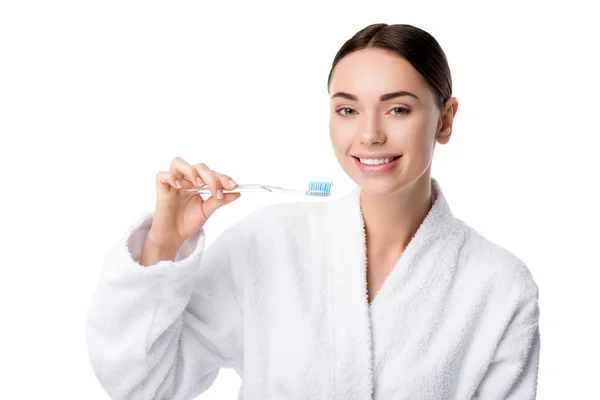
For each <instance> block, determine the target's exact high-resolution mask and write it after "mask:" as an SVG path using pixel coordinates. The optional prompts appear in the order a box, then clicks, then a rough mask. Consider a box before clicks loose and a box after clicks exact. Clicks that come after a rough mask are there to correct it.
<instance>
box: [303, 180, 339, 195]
mask: <svg viewBox="0 0 600 400" xmlns="http://www.w3.org/2000/svg"><path fill="white" fill-rule="evenodd" d="M331 185H333V182H331V181H312V182H310V183H309V184H308V192H307V194H308V195H309V196H331Z"/></svg>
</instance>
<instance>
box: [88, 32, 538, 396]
mask: <svg viewBox="0 0 600 400" xmlns="http://www.w3.org/2000/svg"><path fill="white" fill-rule="evenodd" d="M328 89H329V93H330V94H331V113H330V137H331V143H332V145H333V149H334V151H335V156H336V158H337V160H338V161H339V163H340V165H341V167H342V168H343V169H344V171H345V172H346V173H347V174H348V176H349V177H350V178H351V179H353V180H354V181H355V182H356V184H357V187H356V190H353V191H352V192H351V193H348V194H347V195H345V196H343V197H340V198H338V199H334V200H331V201H325V202H319V203H312V202H306V201H299V202H286V203H281V204H274V205H269V206H267V207H262V208H260V209H258V210H256V211H255V212H253V213H251V214H250V215H248V216H246V217H245V218H244V219H243V220H242V221H240V222H238V223H236V224H234V225H233V226H231V227H229V228H228V229H226V230H225V231H224V232H223V233H222V234H221V235H219V236H217V237H216V239H215V241H214V242H213V243H212V245H211V246H209V247H208V248H207V249H205V248H204V243H205V239H206V232H205V231H204V228H202V229H201V230H200V231H197V229H196V228H195V229H192V231H193V236H186V239H185V241H184V242H183V244H182V243H181V242H180V241H177V243H176V244H177V245H173V243H174V242H169V241H166V242H165V243H167V244H168V246H166V248H167V250H168V253H169V255H168V256H165V255H164V254H163V255H161V254H159V253H160V252H156V251H155V252H154V256H153V257H151V258H146V260H152V261H147V262H140V260H141V258H140V257H141V254H142V253H143V251H144V250H143V249H145V250H148V248H150V249H151V250H152V248H153V244H152V243H153V241H152V240H151V238H152V237H156V236H153V235H152V234H151V233H150V234H149V232H152V229H153V227H154V229H158V228H157V226H160V225H161V221H162V222H163V224H164V219H165V217H164V213H163V216H162V217H161V215H160V213H157V212H155V213H146V214H144V215H141V216H140V217H139V219H138V220H137V221H136V222H135V223H133V224H132V225H131V227H130V229H129V231H127V232H126V233H125V234H124V235H123V236H122V238H121V239H120V241H119V242H118V243H117V244H116V246H114V248H113V249H112V250H111V252H110V254H108V256H107V257H106V258H105V262H104V267H103V268H104V269H103V273H102V274H101V279H100V282H99V284H98V285H97V289H96V293H95V295H94V297H93V300H92V303H91V304H90V307H89V310H88V317H87V324H86V328H87V329H86V333H87V339H88V340H87V343H88V349H89V351H90V359H91V361H92V365H93V366H94V370H95V372H96V374H97V376H98V379H99V380H100V382H101V383H102V386H103V387H104V388H105V389H106V391H107V392H108V393H109V395H110V397H111V398H113V399H133V398H136V399H137V398H139V399H156V400H158V399H173V400H187V399H192V398H194V397H195V396H197V395H198V394H200V393H202V392H204V391H205V390H206V389H208V387H210V386H211V385H212V383H213V382H214V381H215V379H216V377H217V375H218V373H219V370H220V369H221V368H233V369H235V371H236V372H237V373H238V374H239V376H240V378H241V379H242V385H241V387H240V391H239V395H238V398H239V399H242V398H243V399H246V400H259V399H260V400H263V399H315V400H317V399H320V400H331V399H339V400H342V399H344V400H345V399H349V400H350V399H351V400H387V399H434V400H435V399H438V400H442V399H443V400H447V399H472V398H481V399H507V398H514V399H532V398H535V393H536V386H537V368H538V367H537V366H538V359H539V351H540V339H539V329H538V317H539V309H538V288H537V285H536V283H535V281H534V280H533V277H532V275H531V273H530V272H529V269H528V268H527V266H525V264H524V263H523V262H522V261H521V260H520V259H519V258H518V257H516V256H515V255H513V254H512V253H510V252H509V251H507V250H506V249H504V248H502V247H500V246H499V245H497V244H495V243H493V242H491V241H490V240H488V239H486V238H485V237H483V236H482V235H481V234H479V233H478V232H476V231H475V230H474V229H473V228H471V227H470V226H468V225H467V224H466V223H464V222H463V221H461V220H460V219H459V218H457V217H455V216H454V215H453V213H452V211H451V209H450V205H449V202H448V201H447V199H446V197H445V195H444V193H443V191H442V188H441V184H440V183H439V182H438V181H437V180H435V179H434V178H432V177H431V162H432V159H433V152H434V148H435V145H436V143H438V144H447V143H448V142H449V140H450V133H451V131H452V122H453V118H454V116H455V114H456V111H457V109H458V102H457V100H456V98H454V97H451V92H452V85H451V79H450V72H449V68H448V65H447V62H446V57H445V55H444V53H443V52H442V49H441V48H440V46H439V45H438V43H437V42H436V40H435V39H434V38H433V37H432V36H431V35H429V34H428V33H427V32H425V31H423V30H421V29H418V28H416V27H414V26H411V25H386V24H375V25H370V26H368V27H366V28H364V29H363V30H361V31H359V32H358V33H357V34H356V35H355V36H354V37H352V38H350V39H349V40H348V41H347V42H346V43H345V44H344V45H343V46H342V48H341V49H340V51H339V52H338V54H337V55H336V57H335V59H334V62H333V65H332V69H331V71H330V74H329V79H328ZM177 165H183V163H182V162H181V160H178V164H177ZM201 166H202V169H201V171H204V172H205V175H206V176H207V177H211V176H212V177H213V179H214V180H215V182H216V181H217V180H219V179H223V182H228V181H229V178H227V177H225V176H223V177H219V176H216V175H215V176H213V175H212V174H209V173H208V172H207V171H206V166H205V165H201ZM188 167H189V168H188ZM181 168H183V167H181ZM185 170H186V171H189V172H190V173H194V174H195V171H196V170H195V169H194V168H192V167H191V166H189V165H185ZM167 175H168V174H166V175H164V176H167ZM161 176H163V175H161ZM168 176H170V175H168ZM165 179H166V178H165ZM190 179H191V178H190ZM190 182H192V180H190ZM161 187H162V188H163V189H164V186H159V188H161ZM167 188H168V187H167ZM164 190H166V189H164ZM169 190H170V188H169ZM167 193H170V192H167ZM186 204H187V203H186ZM217 204H223V203H215V207H216V205H217ZM194 218H196V219H197V218H198V214H197V213H195V212H194V213H191V215H190V216H189V218H188V217H185V218H181V221H182V222H186V223H188V224H190V223H194V222H198V221H197V220H194ZM201 222H202V223H201V224H195V225H194V227H198V226H204V222H205V221H201ZM198 229H199V228H198ZM154 233H156V231H154ZM154 249H155V250H156V247H155V248H154ZM157 260H159V261H157ZM141 264H144V265H141Z"/></svg>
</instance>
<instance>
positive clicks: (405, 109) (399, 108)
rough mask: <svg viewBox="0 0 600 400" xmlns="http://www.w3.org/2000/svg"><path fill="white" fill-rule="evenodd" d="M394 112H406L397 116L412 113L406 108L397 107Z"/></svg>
mask: <svg viewBox="0 0 600 400" xmlns="http://www.w3.org/2000/svg"><path fill="white" fill-rule="evenodd" d="M393 110H404V112H403V113H402V114H396V115H406V114H408V113H410V110H409V109H408V108H406V107H395V108H393V109H392V111H393Z"/></svg>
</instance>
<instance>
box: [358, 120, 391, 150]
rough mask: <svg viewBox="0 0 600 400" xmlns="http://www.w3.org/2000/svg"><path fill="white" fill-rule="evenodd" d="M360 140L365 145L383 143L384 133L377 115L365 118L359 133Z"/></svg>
mask: <svg viewBox="0 0 600 400" xmlns="http://www.w3.org/2000/svg"><path fill="white" fill-rule="evenodd" d="M360 142H361V144H365V145H371V144H373V143H385V134H384V133H383V130H382V129H381V127H380V124H379V120H378V118H377V116H371V117H368V118H366V119H365V126H364V127H363V129H362V134H361V135H360Z"/></svg>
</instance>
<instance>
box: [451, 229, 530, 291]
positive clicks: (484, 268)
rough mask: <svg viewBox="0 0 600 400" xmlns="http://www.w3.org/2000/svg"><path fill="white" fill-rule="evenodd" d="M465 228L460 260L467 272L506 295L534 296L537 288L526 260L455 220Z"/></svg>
mask: <svg viewBox="0 0 600 400" xmlns="http://www.w3.org/2000/svg"><path fill="white" fill-rule="evenodd" d="M457 221H458V223H459V224H462V225H463V228H464V229H465V231H466V232H467V235H466V240H465V243H464V247H463V251H462V252H461V264H463V267H464V268H465V269H467V270H468V273H470V274H476V276H478V277H479V278H480V279H482V280H484V281H486V282H487V284H488V285H489V287H490V288H491V287H493V288H495V289H496V290H497V291H499V292H500V293H504V294H505V295H507V296H511V297H513V298H514V297H516V298H518V299H522V300H537V298H538V296H539V288H538V285H537V283H536V281H535V279H534V277H533V274H532V272H531V270H530V269H529V267H528V266H527V264H526V263H525V262H524V261H523V260H522V259H521V258H520V257H518V256H517V255H516V254H514V253H513V252H511V251H510V250H508V249H507V248H506V247H504V246H502V245H501V244H499V243H497V242H496V241H493V240H491V239H489V238H487V237H486V236H484V235H483V234H482V233H481V232H479V231H478V230H476V229H475V228H473V227H472V226H470V225H468V224H466V223H465V222H463V221H462V220H459V219H458V220H457Z"/></svg>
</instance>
